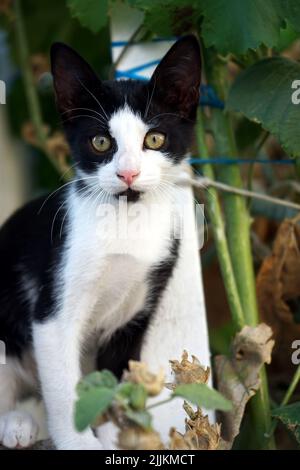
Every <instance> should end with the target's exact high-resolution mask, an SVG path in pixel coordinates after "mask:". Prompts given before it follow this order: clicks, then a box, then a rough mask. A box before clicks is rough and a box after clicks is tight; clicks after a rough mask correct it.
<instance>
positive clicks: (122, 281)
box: [0, 36, 209, 449]
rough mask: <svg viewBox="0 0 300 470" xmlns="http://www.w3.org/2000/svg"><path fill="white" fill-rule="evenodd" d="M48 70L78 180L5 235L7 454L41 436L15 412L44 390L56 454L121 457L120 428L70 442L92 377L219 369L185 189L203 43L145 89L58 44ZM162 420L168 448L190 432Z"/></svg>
mask: <svg viewBox="0 0 300 470" xmlns="http://www.w3.org/2000/svg"><path fill="white" fill-rule="evenodd" d="M51 59H52V72H53V78H54V88H55V92H56V102H57V106H58V109H59V112H60V114H61V117H62V120H63V124H64V129H65V133H66V136H67V139H68V142H69V144H70V147H71V151H72V156H73V159H74V164H75V165H74V168H75V172H76V176H75V177H74V179H73V181H72V182H70V183H68V184H66V185H65V186H64V187H63V188H62V189H61V190H58V191H56V192H55V193H53V194H52V195H50V196H48V197H47V198H41V199H39V200H35V201H33V202H31V203H29V204H27V205H26V206H25V207H23V208H22V209H20V210H19V211H17V212H16V213H15V214H14V215H13V216H12V217H11V218H10V219H9V220H8V221H7V222H6V224H5V225H4V226H3V228H2V229H1V231H0V261H1V262H0V340H2V341H4V342H5V344H6V348H7V363H6V364H5V365H0V442H2V443H3V444H4V445H5V446H7V447H10V448H16V447H26V446H28V445H30V444H32V443H33V442H34V441H35V439H36V436H37V426H36V424H35V422H34V420H33V418H31V417H30V416H29V415H28V414H25V413H24V412H21V411H16V402H17V400H19V399H20V398H22V396H23V395H24V393H27V392H30V393H34V392H35V391H36V390H38V389H39V386H40V387H41V394H42V397H43V400H44V402H45V405H46V410H47V418H48V429H49V433H50V436H51V437H52V439H53V441H54V443H55V445H56V446H57V448H58V449H103V448H113V447H114V445H115V444H114V434H115V430H114V428H113V426H112V425H105V426H104V427H103V426H102V427H100V428H99V429H98V432H97V435H98V438H96V437H95V435H94V434H93V432H92V430H88V431H86V432H83V433H78V432H76V430H75V428H74V424H73V414H74V413H73V409H74V402H75V399H76V392H75V387H76V384H77V382H78V381H79V379H80V377H81V373H82V367H87V369H88V368H89V369H95V368H96V363H97V367H98V368H100V369H102V368H108V369H110V370H112V371H113V372H114V373H115V374H116V375H117V376H118V377H121V375H122V371H123V370H124V368H126V367H127V363H128V360H129V359H137V360H138V359H141V360H143V361H145V362H147V363H148V365H149V367H150V369H153V370H154V371H155V370H158V369H159V368H160V367H161V366H163V367H164V368H165V369H166V370H168V369H169V367H168V361H169V359H172V358H180V356H181V353H182V351H183V350H184V349H187V350H188V351H189V352H190V353H192V354H195V355H196V356H198V357H199V358H200V360H201V361H202V363H203V364H205V365H207V364H208V363H209V348H208V342H207V331H206V322H205V316H204V314H203V312H204V308H203V302H204V301H203V295H202V284H201V275H200V267H199V262H198V248H197V238H196V232H195V226H194V224H193V218H194V208H193V204H194V203H193V195H192V191H191V189H190V188H184V189H183V188H181V187H179V186H178V185H176V181H177V180H178V178H179V177H180V175H182V173H183V172H184V171H185V168H186V166H187V164H186V163H185V155H186V154H187V151H188V148H189V146H190V145H191V141H192V138H193V127H194V123H195V119H196V111H197V106H198V101H199V86H200V69H201V67H200V51H199V46H198V43H197V40H196V39H195V38H194V37H193V36H186V37H184V38H182V39H180V40H179V41H178V42H177V43H176V44H175V45H174V46H173V47H172V48H171V49H170V51H169V52H168V53H167V55H166V56H165V57H164V58H163V59H162V61H161V63H160V64H159V65H158V67H157V68H156V70H155V72H154V74H153V76H152V78H151V80H150V82H149V83H146V82H139V81H132V80H123V81H103V82H102V81H100V80H99V79H98V78H97V76H96V75H95V73H94V72H93V71H92V69H91V68H90V66H89V65H88V64H87V63H86V62H85V61H84V60H83V59H82V58H81V57H80V56H79V55H78V54H77V53H76V52H74V51H73V50H72V49H71V48H69V47H68V46H66V45H64V44H60V43H57V44H54V45H53V47H52V51H51ZM126 201H127V202H126ZM104 208H105V211H103V209H104ZM108 208H109V210H108ZM150 208H151V217H148V218H147V217H146V218H143V219H142V220H143V222H142V223H141V222H140V223H139V229H138V233H137V232H136V230H135V228H136V220H137V218H138V216H139V214H140V213H144V212H145V211H146V212H147V211H148V210H150ZM153 208H154V210H153ZM174 208H175V209H174ZM125 209H126V211H125ZM174 210H175V224H177V222H178V220H179V219H180V218H181V219H182V218H183V219H185V220H186V221H187V223H188V224H190V225H188V232H189V235H188V236H187V237H185V236H183V237H175V236H173V225H174V214H173V213H174ZM130 211H131V216H129V215H128V214H129V213H130ZM143 211H144V212H143ZM176 211H177V212H176ZM104 212H105V214H106V215H105V214H104ZM125 212H126V214H127V219H126V217H125V219H126V220H125V219H124V216H125V215H126V214H125ZM180 212H181V213H180ZM171 213H172V217H169V215H170V214H171ZM112 214H113V216H112ZM177 216H178V220H177V219H176V217H177ZM130 217H131V218H130ZM124 224H126V233H125V232H124V231H123V229H124ZM117 227H118V229H117ZM120 227H121V232H122V233H120V230H119V228H120ZM130 229H134V230H132V231H131V232H130ZM128 230H129V231H128ZM117 232H118V233H117ZM124 233H125V235H124ZM83 358H84V359H85V360H84V361H83ZM89 361H90V365H89V366H86V363H87V362H89ZM83 363H84V364H85V365H83ZM36 366H37V367H36ZM168 379H169V377H167V380H168ZM157 409H158V412H157V413H156V414H155V415H154V419H155V423H154V424H155V426H156V428H157V429H158V430H159V431H160V432H161V434H162V436H163V438H164V439H166V438H167V434H168V430H169V428H170V425H173V426H174V425H177V426H178V427H179V428H183V426H184V412H183V410H181V406H180V405H178V403H176V402H174V403H170V404H169V405H166V406H165V407H163V408H157ZM170 416H172V419H171V420H170Z"/></svg>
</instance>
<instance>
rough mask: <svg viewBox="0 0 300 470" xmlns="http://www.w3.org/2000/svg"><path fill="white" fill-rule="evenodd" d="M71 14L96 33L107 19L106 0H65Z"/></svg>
mask: <svg viewBox="0 0 300 470" xmlns="http://www.w3.org/2000/svg"><path fill="white" fill-rule="evenodd" d="M67 5H68V7H69V8H70V10H71V15H72V16H73V17H74V18H77V19H78V20H79V21H80V23H81V24H82V25H83V26H86V27H87V28H89V29H90V30H91V31H92V32H93V33H98V32H99V31H100V30H101V29H102V28H103V27H104V26H105V25H106V24H107V21H108V0H67Z"/></svg>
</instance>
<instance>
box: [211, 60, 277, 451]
mask: <svg viewBox="0 0 300 470" xmlns="http://www.w3.org/2000/svg"><path fill="white" fill-rule="evenodd" d="M207 54H208V56H207V61H206V63H207V70H206V75H207V79H208V82H209V83H210V85H211V86H213V87H214V89H215V91H216V93H217V94H218V96H219V98H220V99H222V100H223V101H225V99H226V94H227V87H228V81H227V79H226V67H225V66H224V64H222V63H220V62H218V60H217V59H216V57H215V54H214V53H213V52H212V51H208V52H207ZM210 123H211V128H212V131H213V134H214V141H215V151H216V153H217V154H218V155H221V156H222V155H225V156H226V157H227V158H228V157H229V158H232V159H235V158H236V157H237V149H236V142H235V136H234V133H233V129H232V126H231V121H230V117H229V115H228V114H226V113H225V112H224V111H223V110H220V109H212V110H211V119H210ZM218 177H219V179H220V181H221V182H223V183H225V184H229V185H231V186H236V187H237V188H241V187H243V183H242V178H241V174H240V170H239V167H238V165H224V166H223V165H221V166H220V169H219V171H218ZM223 200H224V211H225V218H226V227H227V239H228V246H229V252H230V256H231V262H232V266H233V271H234V277H235V282H236V285H237V290H238V294H239V299H240V302H241V306H242V310H243V320H244V324H247V325H252V326H256V325H257V323H258V309H257V302H256V287H255V276H254V269H253V260H252V251H251V242H250V217H249V214H248V210H247V206H246V201H245V198H243V197H242V196H238V195H236V194H225V195H224V198H223ZM260 381H261V387H260V390H259V391H258V392H257V394H256V395H255V396H254V397H253V399H252V400H251V402H250V410H251V418H252V421H253V428H254V437H255V439H254V440H255V447H256V448H274V443H273V442H272V441H270V440H269V439H268V437H267V432H268V430H269V429H270V424H271V417H270V403H269V393H268V384H267V377H266V372H265V368H264V367H262V369H261V372H260Z"/></svg>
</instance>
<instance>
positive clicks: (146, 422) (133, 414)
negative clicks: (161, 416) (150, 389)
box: [125, 410, 152, 431]
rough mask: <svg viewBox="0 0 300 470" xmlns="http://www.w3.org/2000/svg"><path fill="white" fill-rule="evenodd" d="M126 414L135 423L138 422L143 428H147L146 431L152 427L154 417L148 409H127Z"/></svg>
mask: <svg viewBox="0 0 300 470" xmlns="http://www.w3.org/2000/svg"><path fill="white" fill-rule="evenodd" d="M125 415H126V416H127V418H128V419H130V421H133V422H134V423H135V424H138V425H139V426H140V427H141V428H143V429H145V430H146V431H147V430H150V429H151V421H152V417H151V415H150V413H149V412H148V411H146V410H142V411H134V410H127V411H126V413H125Z"/></svg>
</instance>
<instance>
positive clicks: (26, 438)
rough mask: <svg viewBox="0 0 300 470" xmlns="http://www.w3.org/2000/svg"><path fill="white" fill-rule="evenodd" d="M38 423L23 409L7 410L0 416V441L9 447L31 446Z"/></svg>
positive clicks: (35, 438)
mask: <svg viewBox="0 0 300 470" xmlns="http://www.w3.org/2000/svg"><path fill="white" fill-rule="evenodd" d="M38 431H39V428H38V425H37V424H36V422H35V421H34V419H33V418H32V416H30V414H28V413H26V412H24V411H9V412H8V413H6V414H3V415H1V416H0V442H1V444H2V445H4V447H8V448H9V449H25V448H26V447H30V446H32V445H33V444H34V443H35V442H36V440H37V435H38Z"/></svg>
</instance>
